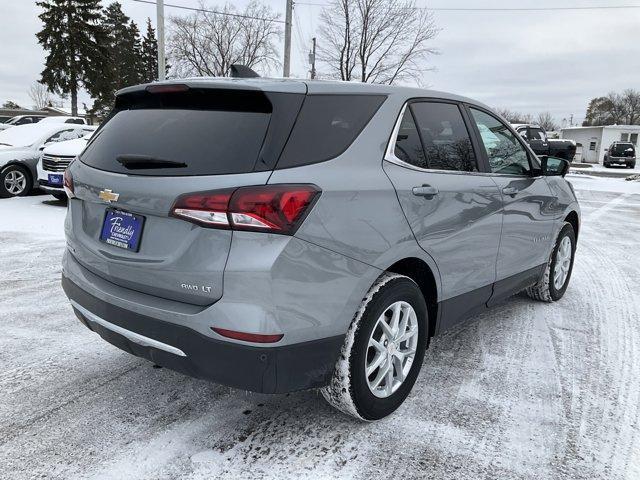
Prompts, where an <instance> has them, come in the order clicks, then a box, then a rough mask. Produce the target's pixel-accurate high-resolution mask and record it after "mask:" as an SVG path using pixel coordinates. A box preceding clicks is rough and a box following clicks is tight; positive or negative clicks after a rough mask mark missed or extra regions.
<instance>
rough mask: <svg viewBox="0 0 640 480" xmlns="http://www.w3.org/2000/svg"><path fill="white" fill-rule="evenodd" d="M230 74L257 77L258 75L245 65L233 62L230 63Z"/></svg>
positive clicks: (236, 76)
mask: <svg viewBox="0 0 640 480" xmlns="http://www.w3.org/2000/svg"><path fill="white" fill-rule="evenodd" d="M231 76H232V77H233V78H257V77H259V76H260V75H258V74H257V73H256V72H254V71H253V70H252V69H251V68H249V67H247V66H246V65H239V64H234V65H231Z"/></svg>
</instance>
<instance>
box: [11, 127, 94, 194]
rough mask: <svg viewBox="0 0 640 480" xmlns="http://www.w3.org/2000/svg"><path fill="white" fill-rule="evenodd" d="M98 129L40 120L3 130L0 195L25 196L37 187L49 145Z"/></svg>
mask: <svg viewBox="0 0 640 480" xmlns="http://www.w3.org/2000/svg"><path fill="white" fill-rule="evenodd" d="M96 128H97V127H94V126H91V125H73V124H68V123H45V124H42V123H37V124H35V125H20V126H17V127H12V128H9V129H7V130H3V131H1V132H0V198H6V197H17V196H24V195H27V194H28V193H29V192H30V191H31V189H32V188H33V187H35V186H37V184H38V182H37V179H38V176H37V169H36V165H37V164H38V160H39V158H40V154H41V153H42V151H43V150H44V149H45V148H46V147H47V146H49V145H52V144H54V143H57V142H62V141H65V140H73V139H75V138H80V137H83V136H85V135H86V134H87V133H89V132H91V131H93V130H95V129H96Z"/></svg>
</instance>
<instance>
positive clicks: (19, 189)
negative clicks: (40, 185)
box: [0, 164, 32, 198]
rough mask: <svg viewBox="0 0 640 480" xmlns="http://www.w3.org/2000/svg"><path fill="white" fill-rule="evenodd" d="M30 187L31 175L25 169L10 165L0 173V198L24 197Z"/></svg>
mask: <svg viewBox="0 0 640 480" xmlns="http://www.w3.org/2000/svg"><path fill="white" fill-rule="evenodd" d="M31 187H32V183H31V174H30V173H29V171H28V170H27V169H26V168H25V167H23V166H21V165H15V164H12V165H8V166H7V167H5V168H3V169H2V171H0V198H9V197H24V196H25V195H28V194H29V192H31Z"/></svg>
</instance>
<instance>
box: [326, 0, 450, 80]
mask: <svg viewBox="0 0 640 480" xmlns="http://www.w3.org/2000/svg"><path fill="white" fill-rule="evenodd" d="M320 21H321V24H322V26H321V33H320V38H321V41H320V42H319V43H320V46H319V55H318V58H319V60H320V61H321V62H322V63H324V64H325V65H326V66H327V68H328V69H329V71H330V76H332V77H336V78H339V79H341V80H347V81H350V80H358V81H361V82H370V83H387V84H392V83H395V82H398V81H402V80H406V79H409V78H411V79H414V80H417V81H420V79H421V77H422V74H423V73H424V72H425V71H429V70H433V69H432V68H428V67H426V66H425V63H426V59H427V57H428V56H429V55H433V54H436V53H437V51H436V50H435V49H434V48H432V47H431V46H430V40H432V39H433V38H434V37H435V36H436V35H437V33H438V29H437V27H436V25H435V22H434V21H433V15H432V14H431V13H430V12H428V11H427V10H424V9H420V8H417V7H416V3H415V1H414V0H332V3H330V4H329V6H328V7H327V8H325V9H323V11H322V13H321V16H320Z"/></svg>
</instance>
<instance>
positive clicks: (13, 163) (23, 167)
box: [0, 160, 38, 185]
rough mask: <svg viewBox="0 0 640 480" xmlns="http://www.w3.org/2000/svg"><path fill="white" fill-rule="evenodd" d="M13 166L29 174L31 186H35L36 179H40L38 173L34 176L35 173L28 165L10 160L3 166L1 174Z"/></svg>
mask: <svg viewBox="0 0 640 480" xmlns="http://www.w3.org/2000/svg"><path fill="white" fill-rule="evenodd" d="M13 165H15V166H17V167H20V168H22V169H24V170H25V171H26V172H27V175H29V180H30V181H31V185H33V182H35V179H37V178H38V175H37V173H36V174H35V175H34V172H33V171H32V170H31V166H30V165H29V164H28V163H25V162H21V161H20V160H10V161H8V162H7V163H5V164H4V165H2V167H0V172H2V171H4V170H5V169H6V168H7V167H11V166H13Z"/></svg>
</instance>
